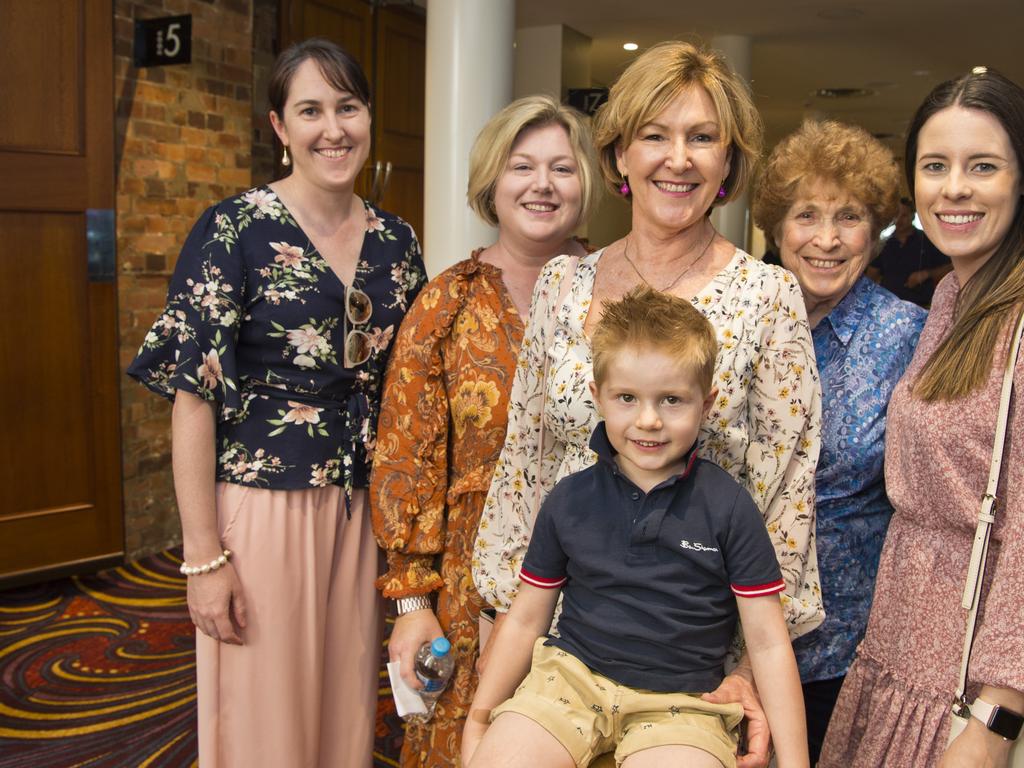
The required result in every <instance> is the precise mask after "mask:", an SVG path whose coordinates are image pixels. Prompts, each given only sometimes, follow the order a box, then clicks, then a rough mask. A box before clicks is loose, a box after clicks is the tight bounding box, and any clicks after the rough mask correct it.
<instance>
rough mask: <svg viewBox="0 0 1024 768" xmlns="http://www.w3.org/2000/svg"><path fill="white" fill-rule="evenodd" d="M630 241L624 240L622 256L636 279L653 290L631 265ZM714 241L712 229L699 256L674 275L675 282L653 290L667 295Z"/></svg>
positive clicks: (641, 273) (629, 239)
mask: <svg viewBox="0 0 1024 768" xmlns="http://www.w3.org/2000/svg"><path fill="white" fill-rule="evenodd" d="M632 239H633V238H632V236H630V237H628V238H626V245H625V247H624V248H623V249H622V255H623V257H624V258H625V259H626V261H628V262H629V266H631V267H632V268H633V271H634V272H636V274H637V277H639V278H640V279H641V280H643V281H644V282H645V283H647V285H648V287H650V288H654V286H653V285H651V281H650V280H648V279H647V278H646V277H644V275H643V272H641V271H640V270H639V269H638V268H637V266H636V264H634V263H633V260H632V259H631V258H629V243H630V241H631V240H632ZM714 239H715V230H714V229H713V228H712V230H711V237H709V238H708V241H707V242H706V243H704V247H703V248H702V249H701V252H700V255H699V256H698V257H697V258H696V259H694V260H693V261H691V262H690V263H689V264H687V265H686V266H685V267H683V271H682V272H680V273H679V274H678V275H676V277H675V280H673V281H672V282H671V283H669V284H668V285H666V286H665V287H664V288H660V289H659V288H655V290H660V291H661V293H668V292H669V291H671V290H672V289H673V288H675V286H676V283H678V282H679V281H680V280H682V279H683V275H685V274H686V273H687V272H689V271H690V270H691V269H693V265H694V264H696V263H697V262H698V261H700V260H701V259H703V258H704V254H705V253H707V252H708V248H709V247H710V246H711V241H712V240H714Z"/></svg>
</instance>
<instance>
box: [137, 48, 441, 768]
mask: <svg viewBox="0 0 1024 768" xmlns="http://www.w3.org/2000/svg"><path fill="white" fill-rule="evenodd" d="M270 101H271V104H272V107H273V111H272V112H271V122H272V124H273V126H274V128H275V130H276V132H277V135H278V137H279V138H280V139H281V142H282V144H283V145H284V148H285V149H284V158H285V159H284V160H283V163H284V164H285V165H291V167H292V173H291V174H290V175H289V176H287V177H286V178H284V179H282V180H280V181H277V182H274V183H273V184H271V185H269V186H264V187H259V188H257V189H253V190H250V191H249V192H246V193H244V194H242V195H239V196H238V197H235V198H231V199H228V200H225V201H223V202H221V203H219V204H218V205H215V206H213V207H212V208H210V209H209V210H207V211H206V213H204V214H203V215H202V216H201V217H200V219H199V221H198V222H197V223H196V225H195V227H194V228H193V230H192V233H191V234H190V235H189V237H188V239H187V240H186V242H185V245H184V247H183V249H182V252H181V256H180V257H179V259H178V263H177V267H176V269H175V273H174V277H173V279H172V281H171V286H170V290H169V293H168V301H167V308H166V309H165V311H164V313H163V314H162V315H161V316H160V317H159V318H158V319H157V321H156V323H155V324H154V325H153V328H152V329H151V330H150V332H149V333H148V334H147V335H146V337H145V340H144V342H143V345H142V348H141V349H140V351H139V355H138V357H137V358H136V359H135V361H134V362H133V363H132V365H131V367H130V368H129V371H128V373H129V375H131V376H133V377H135V378H137V379H138V380H139V381H141V382H142V383H143V384H145V385H146V386H147V387H149V388H150V389H152V390H154V391H155V392H157V393H158V394H161V395H163V396H165V397H168V398H170V399H172V400H173V401H174V410H173V417H172V434H173V442H174V450H173V457H174V476H175V477H174V480H175V489H176V491H177V495H178V506H179V511H180V513H181V520H182V533H183V539H184V553H185V563H186V565H187V566H188V567H189V570H191V568H193V567H201V566H204V565H212V566H213V567H211V568H209V569H207V571H202V570H201V568H200V572H199V573H194V574H193V573H188V576H189V578H188V604H189V611H190V613H191V615H192V618H193V621H194V622H195V623H196V626H197V628H198V630H199V631H198V632H197V640H196V653H197V676H198V682H199V762H200V764H201V765H203V767H204V768H216V767H217V766H236V765H238V766H241V765H245V766H262V765H266V766H282V765H304V766H325V767H326V766H339V765H344V766H360V767H361V766H369V765H370V762H371V749H372V740H373V725H374V722H373V721H374V712H375V701H376V682H377V681H376V677H377V667H378V660H379V654H380V645H379V642H380V632H381V615H380V610H379V605H378V599H377V596H376V591H375V588H374V579H375V578H376V576H377V575H378V553H377V548H376V544H375V542H374V540H373V535H372V531H371V527H370V524H369V519H368V514H367V512H366V506H365V505H366V487H367V485H368V477H369V460H370V457H371V456H372V451H373V446H374V442H375V426H376V420H377V412H378V408H379V404H380V389H381V385H382V381H383V376H384V371H385V367H386V362H387V357H388V353H389V352H390V349H391V345H392V340H393V338H394V334H395V332H396V330H397V329H398V327H399V325H400V324H401V321H402V317H403V316H404V314H405V312H406V310H407V309H408V308H409V305H410V304H411V303H412V300H413V299H414V298H415V296H416V294H417V293H418V291H419V289H420V287H421V286H422V284H423V283H424V282H425V274H424V269H423V263H422V259H421V257H420V250H419V245H418V243H417V241H416V236H415V234H414V233H413V231H412V229H411V228H410V227H409V226H408V225H407V224H406V223H405V222H403V221H402V220H401V219H399V218H397V217H395V216H392V215H390V214H387V213H384V212H382V211H379V210H377V209H375V208H374V207H372V206H371V205H369V204H368V203H366V202H365V201H363V200H361V199H360V198H359V197H357V196H356V195H355V194H354V185H355V181H356V179H357V177H358V175H359V172H360V171H361V169H362V167H363V165H364V163H365V160H366V158H367V155H368V152H369V147H370V113H369V103H370V102H369V90H368V85H367V83H366V78H365V75H363V73H362V71H361V70H360V68H359V65H358V64H357V63H356V62H355V61H354V60H352V59H351V58H350V57H349V56H348V55H347V54H346V53H345V52H344V51H342V50H341V49H340V48H338V47H337V46H335V45H334V44H332V43H328V42H326V41H323V40H310V41H306V42H305V43H300V44H298V45H296V46H293V47H292V48H290V49H289V50H287V51H285V52H284V53H283V54H282V55H281V57H280V59H279V60H278V63H277V65H276V67H275V71H274V73H273V74H272V77H271V85H270ZM225 550H227V551H229V552H230V554H228V552H226V551H225ZM222 554H223V555H226V560H227V562H226V563H224V562H223V561H224V559H225V558H224V557H222ZM186 572H187V571H186Z"/></svg>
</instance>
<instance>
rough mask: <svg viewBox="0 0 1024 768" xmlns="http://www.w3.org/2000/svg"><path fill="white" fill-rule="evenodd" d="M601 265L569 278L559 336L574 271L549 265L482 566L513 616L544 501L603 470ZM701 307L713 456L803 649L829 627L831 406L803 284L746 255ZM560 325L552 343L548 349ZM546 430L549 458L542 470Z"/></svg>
mask: <svg viewBox="0 0 1024 768" xmlns="http://www.w3.org/2000/svg"><path fill="white" fill-rule="evenodd" d="M600 258H601V251H598V252H596V253H594V254H591V255H590V256H588V257H586V258H585V259H583V260H581V261H580V262H579V265H578V267H577V269H576V271H575V273H574V274H572V275H569V276H568V277H567V278H566V279H570V280H572V284H571V289H570V291H569V294H568V296H567V298H566V301H565V302H564V304H563V305H562V306H561V307H559V308H557V309H558V315H557V318H556V319H555V321H554V322H553V323H552V321H551V320H550V319H549V318H550V317H551V314H552V312H554V311H555V307H553V305H554V304H555V303H556V302H557V298H558V296H559V294H560V288H561V285H562V279H563V277H564V276H565V271H566V266H567V264H568V263H569V262H568V261H567V259H566V258H562V257H560V258H557V259H554V260H552V261H551V262H549V263H548V264H547V266H545V268H544V270H543V272H542V273H541V277H540V279H539V280H538V282H537V285H536V287H535V289H534V298H533V306H532V308H531V310H530V319H529V322H528V323H527V328H526V335H525V337H524V340H523V346H522V349H521V351H520V356H519V363H518V367H517V369H516V375H515V380H514V382H513V389H512V403H511V406H510V410H509V426H508V435H507V437H506V441H505V447H504V448H503V450H502V453H501V458H500V459H499V460H498V465H497V467H496V469H495V473H494V480H493V482H492V485H491V488H490V492H489V493H488V496H487V502H486V504H485V506H484V511H483V514H482V516H481V519H480V529H479V532H478V536H477V542H476V548H475V551H474V558H473V578H474V580H475V582H476V585H477V588H478V589H479V590H480V593H481V595H483V596H484V598H485V599H486V600H487V601H488V602H489V603H491V604H492V605H494V606H495V607H497V608H499V609H500V610H507V609H508V607H509V605H510V604H511V601H512V598H513V596H514V595H515V592H516V589H517V587H518V583H519V580H518V574H519V569H520V566H521V564H522V559H523V556H524V554H525V553H526V547H527V544H528V543H529V539H530V532H531V531H532V528H533V520H534V518H535V516H536V511H537V510H536V506H537V499H538V496H539V495H544V494H546V493H547V492H548V491H550V490H551V488H552V487H553V486H554V484H555V482H556V481H557V480H559V479H561V478H562V477H565V476H566V475H568V474H569V473H571V472H575V471H577V470H580V469H583V468H585V467H587V466H590V465H591V464H593V463H594V461H595V460H596V457H595V455H594V454H593V452H592V451H591V450H590V448H589V444H588V443H589V439H590V434H591V432H592V431H593V429H594V427H595V425H596V424H597V422H598V415H597V411H596V409H595V407H594V403H593V401H592V399H591V397H590V392H589V390H588V382H589V381H590V380H591V378H592V377H593V373H592V370H593V361H592V358H591V352H590V342H589V340H588V339H587V337H586V335H585V334H584V331H583V324H584V321H585V320H586V317H587V312H588V310H589V308H590V300H591V296H592V295H593V288H594V275H595V273H596V269H597V263H598V261H599V259H600ZM693 303H694V306H696V307H697V308H698V309H699V310H700V311H701V312H703V313H704V315H705V316H706V317H707V318H708V319H709V320H710V321H711V324H712V325H713V326H714V327H715V329H716V331H717V334H718V342H719V351H718V360H717V364H716V374H715V382H714V383H715V386H716V387H718V398H717V400H716V401H715V404H714V405H713V407H712V409H711V412H710V413H709V414H708V417H707V419H706V420H705V422H704V424H703V426H702V428H701V432H700V436H699V451H700V456H701V457H702V458H706V459H708V460H710V461H713V462H715V463H716V464H718V465H719V466H721V467H722V468H723V469H725V470H726V471H727V472H729V474H731V475H732V476H733V477H734V478H736V480H737V481H738V482H740V483H741V484H742V485H743V486H744V487H745V488H746V489H747V491H749V492H750V495H751V496H752V497H753V498H754V501H755V503H756V504H757V505H758V508H759V509H760V510H761V512H762V514H763V515H764V518H765V524H766V526H767V529H768V533H769V534H770V535H771V538H772V543H773V546H774V549H775V552H776V555H777V556H778V558H779V566H780V567H781V569H782V574H783V578H784V580H785V582H786V591H785V593H784V594H783V596H782V601H783V608H784V612H785V615H786V620H787V622H788V624H789V628H790V633H791V634H792V636H794V637H796V636H798V635H801V634H804V633H806V632H809V631H810V630H811V629H813V628H814V627H816V626H817V625H818V624H820V623H821V620H822V617H823V612H822V605H821V592H820V588H819V585H818V569H817V561H816V557H815V549H814V467H815V463H816V462H817V459H818V448H819V441H820V431H821V396H820V392H819V388H818V380H817V371H816V369H815V365H814V356H813V348H812V346H811V337H810V332H809V330H808V327H807V319H806V314H805V311H804V303H803V297H802V295H801V293H800V288H799V286H798V285H797V283H796V280H795V278H794V277H793V276H792V275H791V274H790V273H788V272H786V271H785V270H782V269H780V268H777V267H770V266H767V265H764V264H762V263H761V262H759V261H755V260H754V259H752V258H750V257H749V256H747V255H746V254H745V253H743V252H742V251H737V252H736V255H735V256H734V257H733V259H732V260H731V261H730V262H729V264H728V265H727V266H726V267H725V268H724V269H723V270H722V271H721V272H720V273H719V274H718V275H716V276H715V277H714V278H713V279H712V280H711V281H710V282H709V283H708V285H706V286H705V287H704V288H703V289H702V290H701V291H700V293H698V294H697V295H696V296H695V297H694V299H693ZM549 325H551V326H552V327H553V331H552V334H551V335H552V338H547V336H548V326H549ZM545 362H546V363H547V366H548V372H547V384H546V390H545V392H543V393H542V392H541V391H540V389H541V379H542V371H543V370H544V368H545ZM542 403H543V407H542ZM542 417H543V419H544V431H545V435H544V451H543V457H542V458H541V460H540V462H539V466H538V454H539V451H538V447H539V445H538V443H539V439H540V423H541V418H542ZM538 487H539V491H540V493H538Z"/></svg>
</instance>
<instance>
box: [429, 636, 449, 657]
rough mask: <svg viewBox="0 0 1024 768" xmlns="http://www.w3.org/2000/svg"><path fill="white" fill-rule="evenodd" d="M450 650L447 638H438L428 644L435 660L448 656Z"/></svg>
mask: <svg viewBox="0 0 1024 768" xmlns="http://www.w3.org/2000/svg"><path fill="white" fill-rule="evenodd" d="M451 649H452V644H451V643H449V642H448V638H446V637H439V638H437V639H436V640H435V641H434V642H432V643H431V644H430V652H431V653H432V654H433V655H434V656H436V657H437V658H439V659H440V658H441V657H443V656H447V655H448V651H450V650H451Z"/></svg>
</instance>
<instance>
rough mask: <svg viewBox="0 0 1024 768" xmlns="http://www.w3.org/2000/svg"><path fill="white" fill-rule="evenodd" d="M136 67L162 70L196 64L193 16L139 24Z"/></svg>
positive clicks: (147, 21)
mask: <svg viewBox="0 0 1024 768" xmlns="http://www.w3.org/2000/svg"><path fill="white" fill-rule="evenodd" d="M134 53H135V66H137V67H159V66H162V65H164V64H188V63H189V62H191V61H192V16H191V15H188V16H167V17H165V18H162V19H143V20H140V21H136V22H135V51H134Z"/></svg>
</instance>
